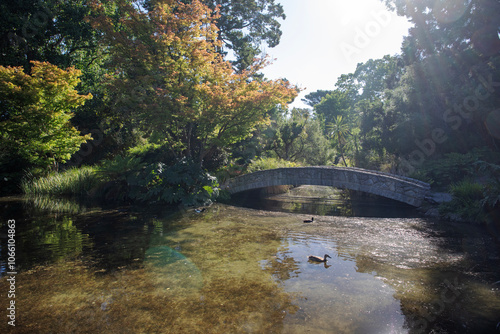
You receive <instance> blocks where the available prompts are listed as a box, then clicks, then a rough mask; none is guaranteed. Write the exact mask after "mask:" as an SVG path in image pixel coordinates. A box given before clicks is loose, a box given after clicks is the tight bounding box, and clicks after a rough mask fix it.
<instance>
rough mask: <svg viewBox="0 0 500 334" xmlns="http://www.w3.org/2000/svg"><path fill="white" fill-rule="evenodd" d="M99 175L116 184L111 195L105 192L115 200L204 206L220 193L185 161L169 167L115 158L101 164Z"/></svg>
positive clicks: (209, 178)
mask: <svg viewBox="0 0 500 334" xmlns="http://www.w3.org/2000/svg"><path fill="white" fill-rule="evenodd" d="M100 172H101V173H102V174H103V175H104V176H105V177H106V178H107V179H109V180H111V181H112V182H114V183H115V184H114V185H112V186H111V188H112V189H113V191H108V192H110V193H112V194H115V197H116V198H114V199H115V200H116V199H123V198H129V199H133V200H136V201H140V202H149V203H168V204H178V203H180V204H183V205H186V206H191V205H207V204H210V203H211V202H212V200H214V199H215V198H217V195H218V191H219V189H218V186H219V184H218V182H217V179H216V178H215V177H213V176H211V175H210V174H208V173H207V172H206V171H205V170H203V169H202V168H201V167H200V166H199V164H195V163H194V162H192V161H190V160H188V159H182V160H180V161H178V162H176V163H174V164H172V165H168V164H166V163H163V162H154V163H145V162H142V161H141V159H140V158H139V157H137V156H134V155H129V156H116V157H115V158H114V159H113V160H110V161H106V162H104V163H103V164H102V166H101V168H100ZM110 197H113V196H110ZM110 199H111V198H110Z"/></svg>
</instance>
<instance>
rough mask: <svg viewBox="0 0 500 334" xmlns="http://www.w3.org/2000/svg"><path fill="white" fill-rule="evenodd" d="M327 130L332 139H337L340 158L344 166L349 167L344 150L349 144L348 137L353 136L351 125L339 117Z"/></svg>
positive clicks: (328, 125) (327, 126)
mask: <svg viewBox="0 0 500 334" xmlns="http://www.w3.org/2000/svg"><path fill="white" fill-rule="evenodd" d="M326 128H327V131H328V134H329V136H330V138H332V139H336V141H337V147H338V148H339V150H340V156H341V157H342V161H344V165H345V166H346V167H347V162H346V161H345V157H344V148H345V146H346V143H347V137H348V136H351V135H352V133H351V129H350V125H349V124H348V123H347V122H346V121H345V119H344V118H343V117H342V116H341V115H338V116H337V117H336V118H335V119H334V120H333V122H332V123H328V124H327V125H326Z"/></svg>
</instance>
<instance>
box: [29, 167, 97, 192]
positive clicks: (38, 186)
mask: <svg viewBox="0 0 500 334" xmlns="http://www.w3.org/2000/svg"><path fill="white" fill-rule="evenodd" d="M100 182H101V178H100V177H99V175H98V173H97V168H96V167H90V166H82V167H80V168H72V169H68V170H65V171H63V172H52V173H50V174H48V175H46V176H41V177H38V178H34V177H33V176H31V175H27V176H25V177H24V179H23V180H22V181H21V189H22V191H23V193H24V194H26V195H58V196H68V195H86V194H87V193H88V192H89V191H90V190H91V189H92V188H94V187H95V186H97V185H98V184H99V183H100Z"/></svg>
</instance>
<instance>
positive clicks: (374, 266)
mask: <svg viewBox="0 0 500 334" xmlns="http://www.w3.org/2000/svg"><path fill="white" fill-rule="evenodd" d="M0 205H1V206H2V207H3V209H4V210H3V211H2V224H3V225H2V235H1V237H2V239H1V245H2V247H3V248H2V249H1V255H2V257H1V259H2V261H3V262H2V264H3V265H2V268H5V259H6V256H5V255H6V253H5V248H4V245H5V244H6V243H5V241H6V235H5V233H6V232H5V228H6V226H5V225H6V224H5V222H6V219H16V229H17V235H16V238H17V239H16V241H17V243H18V244H17V246H18V248H17V249H18V252H17V259H16V261H17V263H18V264H19V266H20V268H19V271H18V275H17V276H16V282H17V286H16V288H17V293H16V305H17V306H18V310H17V318H16V324H17V325H16V327H15V328H14V329H13V328H8V330H9V332H13V333H82V332H95V333H430V332H434V333H494V332H495V331H496V326H497V323H499V322H500V291H499V287H500V282H499V281H500V271H499V267H500V266H499V264H500V260H499V258H500V256H499V249H498V245H497V244H495V243H494V242H493V241H492V239H491V238H490V237H489V235H488V234H487V233H486V232H485V231H484V230H483V229H481V228H477V227H471V226H467V225H459V224H450V223H445V222H439V221H432V220H428V219H424V218H419V217H413V218H394V217H393V218H380V217H343V216H331V215H330V216H320V215H315V217H316V220H315V222H314V223H312V224H305V223H303V220H304V219H307V218H310V216H311V214H310V213H300V214H299V213H293V212H276V211H265V210H256V209H250V208H242V207H236V206H231V205H222V204H217V205H213V206H212V207H210V208H208V209H206V210H205V211H203V212H201V213H197V212H195V211H194V210H192V209H190V210H183V211H177V212H172V211H167V210H163V209H162V208H143V209H134V208H126V207H124V208H99V207H85V206H73V207H71V206H69V207H68V206H59V207H57V209H52V210H48V207H43V206H40V205H36V206H34V205H33V203H32V202H31V201H26V200H19V199H5V198H4V199H2V200H1V201H0ZM310 254H314V255H319V256H323V255H324V254H329V255H330V256H331V257H332V258H331V259H329V260H328V262H327V264H324V263H311V262H309V261H308V259H307V256H308V255H310ZM6 289H7V282H6V276H5V271H4V272H3V277H2V278H1V280H0V291H2V293H4V291H6ZM0 303H2V305H1V309H2V310H5V307H6V304H5V299H3V298H2V301H0ZM2 312H3V311H2ZM0 313H1V312H0ZM2 314H3V313H2ZM2 318H4V315H3V316H2ZM4 319H5V318H4ZM6 328H7V323H6V321H4V320H3V321H1V323H0V331H1V332H5V329H6Z"/></svg>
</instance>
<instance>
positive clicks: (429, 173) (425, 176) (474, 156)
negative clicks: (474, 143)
mask: <svg viewBox="0 0 500 334" xmlns="http://www.w3.org/2000/svg"><path fill="white" fill-rule="evenodd" d="M489 154H490V153H489V152H488V151H485V150H474V151H472V152H468V153H465V154H461V153H448V154H446V155H445V156H444V158H441V159H438V160H429V161H427V162H426V163H425V164H424V165H423V166H422V168H421V169H419V171H418V172H416V173H415V174H414V175H412V177H415V178H418V179H420V180H423V181H426V182H429V183H430V184H431V185H432V186H433V187H435V188H437V189H446V188H447V187H448V186H449V185H450V184H453V183H455V182H457V181H459V180H463V179H464V178H471V177H474V176H475V169H476V166H475V163H476V162H477V161H478V160H480V159H481V157H483V156H488V155H489Z"/></svg>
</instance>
